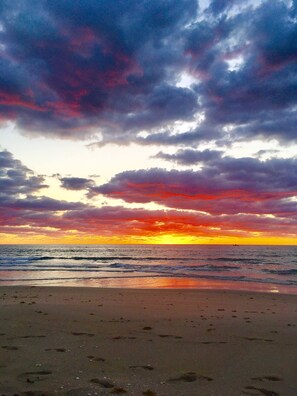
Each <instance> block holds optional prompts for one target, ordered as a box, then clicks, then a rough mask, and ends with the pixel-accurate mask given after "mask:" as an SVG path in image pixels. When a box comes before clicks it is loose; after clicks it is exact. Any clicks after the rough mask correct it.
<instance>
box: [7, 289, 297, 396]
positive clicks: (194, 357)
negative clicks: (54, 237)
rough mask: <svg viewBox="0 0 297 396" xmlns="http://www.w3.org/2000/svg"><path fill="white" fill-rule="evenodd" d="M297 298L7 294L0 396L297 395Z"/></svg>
mask: <svg viewBox="0 0 297 396" xmlns="http://www.w3.org/2000/svg"><path fill="white" fill-rule="evenodd" d="M296 303H297V296H296V295H295V296H294V295H285V294H274V293H256V292H247V291H226V290H221V291H220V290H218V291H216V290H186V289H170V290H165V289H163V290H157V289H143V290H141V289H138V290H137V289H116V288H109V289H108V288H81V287H27V286H16V287H14V286H2V287H1V288H0V315H1V324H0V352H1V353H0V391H1V392H0V394H1V395H6V396H12V395H32V396H38V395H112V394H119V395H120V394H122V395H146V396H152V395H163V396H171V395H190V396H195V395H201V396H210V395H219V396H224V395H226V396H238V395H268V396H276V395H285V396H295V395H296V394H297V377H296V369H297V365H296V351H297V304H296Z"/></svg>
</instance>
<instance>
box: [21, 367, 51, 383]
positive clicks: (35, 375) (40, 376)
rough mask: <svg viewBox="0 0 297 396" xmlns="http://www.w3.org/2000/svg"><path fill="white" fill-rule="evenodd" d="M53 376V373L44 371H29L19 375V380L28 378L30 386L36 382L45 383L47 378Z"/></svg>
mask: <svg viewBox="0 0 297 396" xmlns="http://www.w3.org/2000/svg"><path fill="white" fill-rule="evenodd" d="M50 374H52V371H49V370H42V371H28V372H25V373H22V374H20V375H19V378H26V382H28V383H29V384H34V382H39V381H44V380H46V378H47V376H48V375H50Z"/></svg>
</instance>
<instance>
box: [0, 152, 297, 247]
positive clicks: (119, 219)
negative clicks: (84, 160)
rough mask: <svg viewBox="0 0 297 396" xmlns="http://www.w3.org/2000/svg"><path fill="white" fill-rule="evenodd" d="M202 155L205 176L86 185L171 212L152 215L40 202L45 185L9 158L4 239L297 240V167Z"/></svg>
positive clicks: (137, 175)
mask: <svg viewBox="0 0 297 396" xmlns="http://www.w3.org/2000/svg"><path fill="white" fill-rule="evenodd" d="M203 156H204V159H205V163H204V168H202V170H201V171H200V172H193V171H189V170H188V171H175V170H173V171H166V170H162V169H150V170H146V171H144V170H143V171H135V172H123V173H121V174H118V175H116V176H115V177H114V178H113V179H112V180H111V181H110V182H109V183H107V184H105V185H102V186H98V187H94V186H92V185H91V186H90V185H89V184H88V183H82V184H84V186H85V187H87V188H88V191H89V192H90V193H92V194H103V195H105V196H110V197H113V198H121V199H123V200H125V201H127V202H134V203H139V204H140V203H144V202H158V203H160V204H163V205H165V206H167V207H168V208H169V209H168V208H167V209H164V210H148V209H144V208H141V207H139V208H129V207H123V206H108V205H106V206H102V207H96V206H94V205H93V204H81V203H79V202H67V201H63V200H56V199H52V198H50V197H47V196H39V195H37V194H39V193H40V192H41V191H42V190H43V188H44V187H45V185H44V183H43V181H44V180H43V178H42V177H41V176H35V175H34V174H33V172H32V171H30V170H29V169H28V168H27V167H26V166H24V165H23V164H22V163H21V162H20V161H18V160H16V159H15V158H13V156H12V155H11V154H10V153H9V152H7V151H2V152H0V186H1V187H2V188H1V190H0V191H1V195H0V233H3V234H10V235H22V236H24V235H29V236H31V237H34V236H36V237H38V238H39V237H40V236H50V237H58V238H62V237H67V236H70V237H77V238H79V237H86V238H89V237H91V238H96V237H104V238H111V239H112V238H128V240H129V241H130V242H131V240H134V239H133V238H135V240H138V241H139V240H140V239H141V238H151V237H152V238H156V237H158V236H162V235H168V234H174V235H177V236H185V235H186V236H188V237H192V238H198V237H210V238H215V237H224V236H235V237H249V236H252V235H253V233H255V232H256V233H260V234H261V235H266V236H267V235H268V236H275V235H276V236H290V237H292V236H294V235H295V236H296V229H297V217H296V212H297V208H296V201H293V200H291V198H292V197H293V196H294V195H295V196H296V194H297V193H296V185H297V183H296V174H297V172H296V160H270V161H266V162H264V163H261V162H260V161H258V160H254V159H251V158H244V159H240V160H234V159H232V158H228V157H227V158H226V157H225V158H221V157H220V156H216V155H213V153H211V152H208V151H206V152H205V153H204V154H203ZM12 169H13V170H14V172H15V173H11V170H12ZM238 175H240V180H241V182H239V181H238V180H239V178H238ZM15 176H17V178H16V180H14V177H15ZM70 179H71V178H70ZM73 179H75V178H73ZM86 180H89V179H86ZM7 186H8V187H9V188H6V187H7ZM4 187H5V189H4ZM81 187H82V185H81ZM177 209H178V210H177ZM181 209H183V210H181ZM189 209H190V210H189ZM203 212H205V213H203ZM267 214H268V215H267ZM129 238H130V239H129ZM141 240H143V239H141Z"/></svg>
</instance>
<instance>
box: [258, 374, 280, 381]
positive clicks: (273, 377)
mask: <svg viewBox="0 0 297 396" xmlns="http://www.w3.org/2000/svg"><path fill="white" fill-rule="evenodd" d="M251 379H252V380H253V381H261V382H262V381H282V380H283V379H282V378H280V377H277V376H276V375H266V376H263V377H254V378H251Z"/></svg>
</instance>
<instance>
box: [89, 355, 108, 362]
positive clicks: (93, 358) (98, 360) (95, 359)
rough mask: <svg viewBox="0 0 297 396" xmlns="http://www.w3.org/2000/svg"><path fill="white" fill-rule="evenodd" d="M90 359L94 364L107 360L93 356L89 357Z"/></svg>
mask: <svg viewBox="0 0 297 396" xmlns="http://www.w3.org/2000/svg"><path fill="white" fill-rule="evenodd" d="M87 358H88V359H90V360H92V361H93V362H105V359H104V358H102V357H96V356H93V355H89V356H87Z"/></svg>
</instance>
